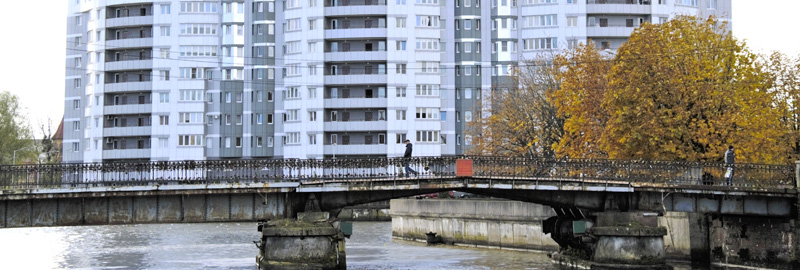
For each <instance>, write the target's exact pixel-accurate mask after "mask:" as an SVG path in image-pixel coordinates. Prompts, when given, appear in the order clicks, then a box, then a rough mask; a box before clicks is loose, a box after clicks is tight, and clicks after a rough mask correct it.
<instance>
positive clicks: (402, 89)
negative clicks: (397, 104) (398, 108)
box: [395, 87, 406, 97]
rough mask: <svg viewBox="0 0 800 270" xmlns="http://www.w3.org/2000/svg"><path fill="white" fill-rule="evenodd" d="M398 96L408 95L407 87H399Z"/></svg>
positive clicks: (396, 93)
mask: <svg viewBox="0 0 800 270" xmlns="http://www.w3.org/2000/svg"><path fill="white" fill-rule="evenodd" d="M395 96H396V97H406V88H405V87H398V88H396V90H395Z"/></svg>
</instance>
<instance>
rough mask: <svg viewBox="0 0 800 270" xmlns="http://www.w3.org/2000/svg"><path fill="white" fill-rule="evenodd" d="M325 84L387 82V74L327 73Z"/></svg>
mask: <svg viewBox="0 0 800 270" xmlns="http://www.w3.org/2000/svg"><path fill="white" fill-rule="evenodd" d="M325 84H329V85H353V84H386V74H353V75H325Z"/></svg>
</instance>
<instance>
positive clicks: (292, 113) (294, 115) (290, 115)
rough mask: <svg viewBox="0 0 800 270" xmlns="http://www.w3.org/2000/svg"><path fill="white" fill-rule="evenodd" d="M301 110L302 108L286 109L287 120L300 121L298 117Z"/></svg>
mask: <svg viewBox="0 0 800 270" xmlns="http://www.w3.org/2000/svg"><path fill="white" fill-rule="evenodd" d="M299 112H300V110H287V111H286V121H287V122H289V121H299V120H300V118H298V114H299Z"/></svg>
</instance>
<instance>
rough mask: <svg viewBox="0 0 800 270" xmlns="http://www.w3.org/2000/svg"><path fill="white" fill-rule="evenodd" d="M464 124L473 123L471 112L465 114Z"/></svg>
mask: <svg viewBox="0 0 800 270" xmlns="http://www.w3.org/2000/svg"><path fill="white" fill-rule="evenodd" d="M464 122H472V112H471V111H466V112H464Z"/></svg>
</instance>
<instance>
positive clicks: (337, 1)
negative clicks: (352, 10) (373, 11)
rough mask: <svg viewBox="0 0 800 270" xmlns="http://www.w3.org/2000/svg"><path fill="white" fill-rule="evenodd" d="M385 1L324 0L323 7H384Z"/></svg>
mask: <svg viewBox="0 0 800 270" xmlns="http://www.w3.org/2000/svg"><path fill="white" fill-rule="evenodd" d="M385 5H386V0H325V7H352V6H385Z"/></svg>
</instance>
